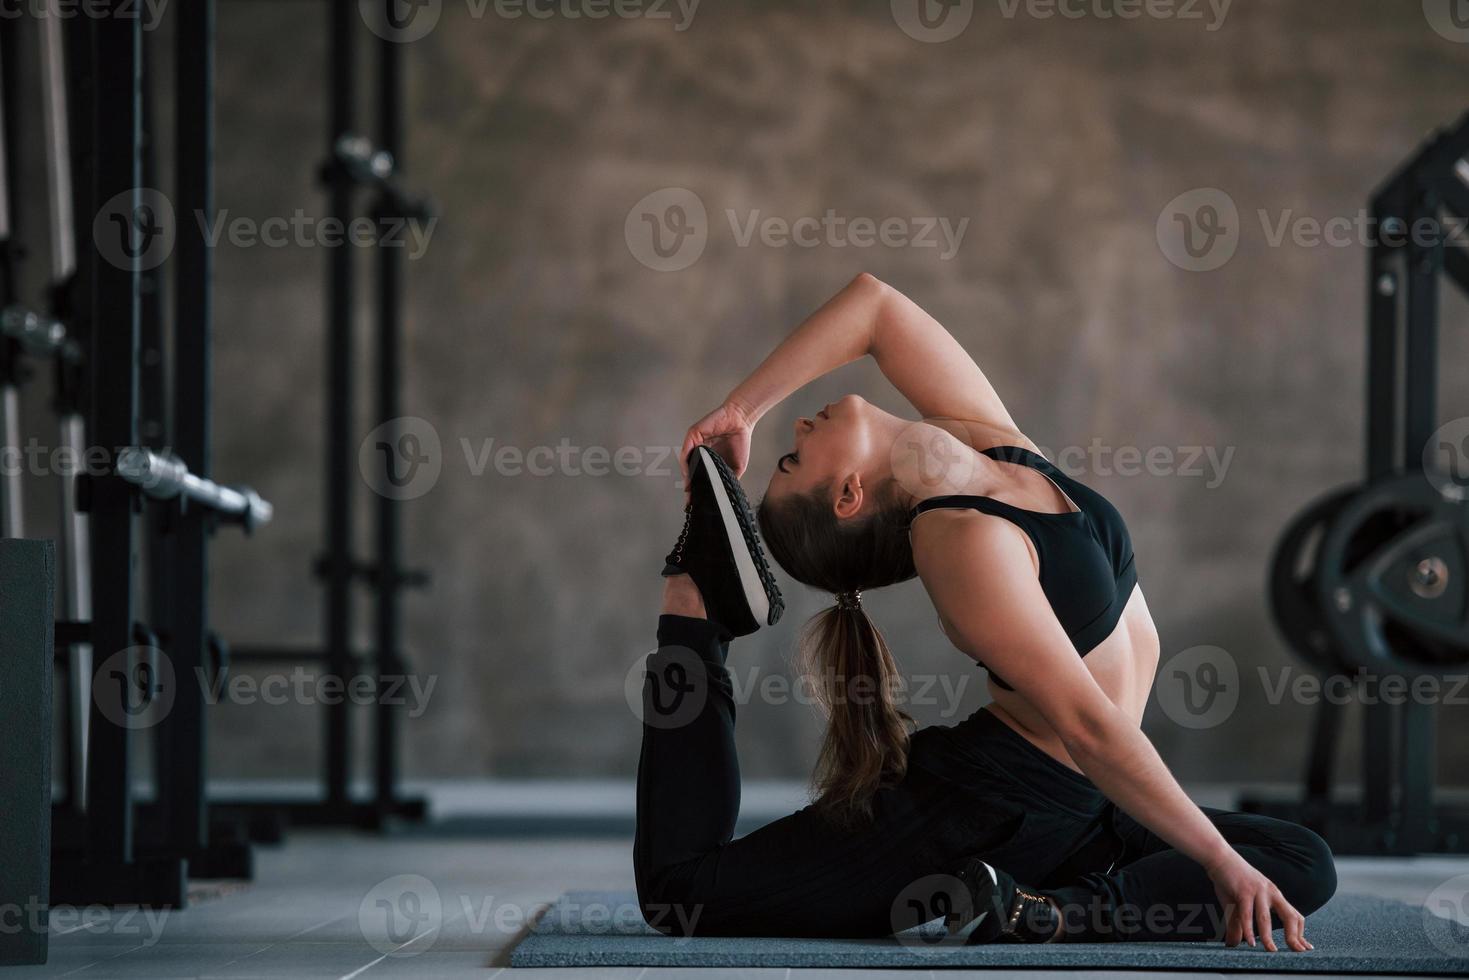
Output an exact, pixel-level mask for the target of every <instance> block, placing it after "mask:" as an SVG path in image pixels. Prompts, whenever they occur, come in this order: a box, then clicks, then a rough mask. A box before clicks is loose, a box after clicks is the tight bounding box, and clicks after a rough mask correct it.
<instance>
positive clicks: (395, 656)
mask: <svg viewBox="0 0 1469 980" xmlns="http://www.w3.org/2000/svg"><path fill="white" fill-rule="evenodd" d="M394 2H395V0H384V6H385V7H387V8H388V15H389V16H391V12H392V11H391V8H392V5H393V4H394ZM401 52H402V45H401V44H399V43H398V42H396V41H392V40H388V39H387V37H384V38H382V39H381V40H380V41H379V42H378V92H377V99H378V106H377V108H378V145H379V147H380V148H381V149H382V150H383V151H385V152H387V153H389V154H391V155H392V158H393V160H394V169H395V173H396V174H397V175H401V173H402V166H403V154H402V144H403V139H402V128H403V79H402V61H401V57H400V56H401ZM393 207H394V202H393V200H392V199H391V197H390V195H389V194H388V193H387V191H386V190H383V191H382V192H381V193H380V194H379V197H378V202H377V209H378V213H379V216H380V217H381V218H387V217H389V216H392V217H406V216H404V215H391V210H392V208H393ZM379 227H380V229H381V225H380V226H379ZM377 257H378V274H377V278H378V281H377V298H378V311H377V314H378V323H377V327H378V350H377V421H378V423H379V424H386V423H395V420H396V419H397V418H398V416H399V414H400V404H399V393H400V391H401V389H402V385H403V377H402V365H401V360H402V357H401V355H402V316H403V310H402V307H403V250H402V248H399V247H395V246H394V245H393V244H391V243H390V244H386V245H385V244H383V243H382V242H381V241H380V242H379V243H378V248H377ZM388 441H389V442H390V443H391V444H393V445H397V436H396V433H392V434H390V435H389V437H388ZM376 558H377V561H376V564H377V574H378V577H377V658H376V660H377V663H376V671H377V675H378V697H377V702H376V704H375V705H374V711H375V714H376V720H377V732H376V746H375V747H376V750H377V751H376V759H375V782H376V789H377V806H378V812H379V813H380V814H386V813H388V812H390V811H391V810H392V809H393V807H394V806H395V805H396V797H397V781H398V733H397V728H398V725H397V722H398V716H397V712H396V711H395V710H394V709H393V707H392V706H391V705H389V704H388V703H387V695H388V693H389V691H390V688H389V686H388V685H389V684H390V683H391V682H389V681H386V680H384V677H383V675H384V674H385V673H392V674H397V673H401V672H402V670H403V669H404V667H403V657H402V654H401V650H400V645H401V641H402V615H401V597H402V589H401V583H402V569H403V542H402V516H401V513H400V511H399V502H398V501H397V500H394V499H393V498H392V497H391V496H389V495H388V494H378V498H377V556H376Z"/></svg>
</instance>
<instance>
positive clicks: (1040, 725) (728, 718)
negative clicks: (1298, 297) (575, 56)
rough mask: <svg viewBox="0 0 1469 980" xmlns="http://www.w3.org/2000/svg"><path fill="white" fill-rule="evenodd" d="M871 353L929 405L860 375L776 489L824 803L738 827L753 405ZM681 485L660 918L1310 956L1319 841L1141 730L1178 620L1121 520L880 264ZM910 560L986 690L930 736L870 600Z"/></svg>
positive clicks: (769, 616) (814, 426)
mask: <svg viewBox="0 0 1469 980" xmlns="http://www.w3.org/2000/svg"><path fill="white" fill-rule="evenodd" d="M864 355H871V356H872V357H873V358H874V359H875V360H876V361H877V364H878V367H879V368H881V370H882V373H883V374H884V375H885V376H886V377H887V379H888V380H889V381H891V382H892V383H893V385H894V386H895V387H896V388H897V389H898V390H899V391H900V392H902V394H903V395H904V396H905V397H906V398H907V400H908V401H909V402H910V403H912V406H913V408H914V409H915V410H916V411H917V413H918V414H919V415H920V416H922V417H923V418H924V419H925V420H928V421H924V422H917V423H915V422H911V421H908V420H904V419H900V418H897V417H895V416H892V415H889V414H888V413H887V412H884V411H882V410H881V409H878V408H876V407H875V406H873V405H871V404H869V403H868V402H866V401H864V400H863V399H861V398H859V397H857V396H856V395H848V396H847V397H845V398H843V399H841V400H840V401H838V402H836V403H834V404H831V405H828V406H826V407H825V408H823V409H822V410H821V411H819V412H817V413H816V415H815V417H814V418H803V419H801V420H800V421H799V422H797V423H796V431H795V446H794V448H793V449H792V450H791V451H790V452H789V453H787V454H786V455H785V456H783V457H781V460H780V464H779V467H778V471H777V472H776V473H775V474H774V475H773V476H772V477H771V480H770V486H769V488H768V489H767V491H766V494H765V497H764V500H763V501H762V502H761V504H760V508H759V517H758V520H759V526H760V531H761V532H762V533H763V537H764V541H765V544H766V546H767V547H768V548H769V550H770V553H771V555H772V556H773V557H774V558H775V559H776V561H777V562H778V563H779V564H780V565H781V567H783V568H784V569H785V570H786V571H787V572H788V573H789V574H790V575H791V576H792V577H794V578H795V579H797V580H798V581H800V582H803V583H805V584H806V585H809V586H813V587H815V588H818V589H822V590H824V591H827V592H830V593H832V594H833V595H834V596H835V597H836V598H835V604H834V605H833V606H832V607H830V608H828V609H827V610H826V611H825V612H822V613H820V614H819V615H818V616H816V617H815V618H814V619H813V620H812V621H811V622H810V623H809V624H808V625H807V627H806V629H805V630H804V632H803V636H802V655H803V660H804V662H805V664H806V666H807V669H808V671H809V672H810V673H811V674H812V675H813V676H814V679H815V680H816V681H817V687H818V691H819V693H820V695H821V696H822V701H823V704H824V706H825V707H826V709H827V711H828V716H829V726H828V729H827V732H826V737H825V741H824V743H823V745H822V749H821V755H820V759H819V762H818V765H817V771H816V776H815V786H816V789H817V799H816V802H815V803H814V804H813V805H811V806H809V807H806V808H805V809H803V810H801V811H799V812H797V813H795V814H792V815H791V816H788V817H785V818H783V819H781V820H777V821H776V822H774V823H772V824H770V825H768V826H766V827H763V828H761V829H760V830H757V831H755V832H754V833H752V834H749V835H747V836H745V837H742V838H740V839H739V840H733V839H732V838H733V833H734V825H735V817H736V815H737V813H738V810H739V790H740V786H739V767H738V761H737V760H736V757H735V742H734V716H735V708H734V700H733V696H732V688H731V684H730V679H729V675H728V673H727V672H726V670H725V666H724V664H725V659H726V657H727V656H728V654H729V641H730V640H731V639H732V638H733V637H737V636H744V635H746V634H749V633H752V632H754V631H755V630H756V629H758V628H759V627H760V626H761V625H764V624H767V623H774V622H775V621H776V619H777V618H778V617H779V615H780V612H781V608H782V606H781V598H780V592H779V590H778V589H777V588H776V585H775V580H774V577H773V576H772V575H771V573H770V570H769V567H768V566H767V565H766V563H765V557H764V553H763V550H762V548H761V545H760V542H759V537H758V536H757V534H756V531H755V527H754V523H755V521H754V519H753V518H752V516H751V514H750V511H749V508H748V506H747V504H746V502H745V498H744V494H743V493H742V491H741V490H740V487H739V484H738V482H736V477H737V476H738V474H740V473H742V472H743V470H744V468H745V464H746V462H747V461H748V458H749V446H750V435H751V431H752V430H753V428H754V426H755V423H756V422H757V421H758V420H759V419H760V418H761V416H763V415H764V414H765V413H766V412H768V411H769V410H770V409H771V408H772V407H773V406H774V405H776V404H777V403H778V402H780V401H781V400H782V399H784V398H785V397H787V396H788V395H790V394H791V393H792V392H794V391H796V390H797V389H799V388H801V387H802V386H803V385H805V384H807V383H808V382H810V381H812V380H814V379H815V378H818V377H820V376H822V375H824V374H826V373H827V372H829V371H832V370H834V369H835V368H837V367H840V366H841V365H844V364H847V363H849V362H851V361H854V360H856V359H858V358H860V357H863V356H864ZM683 452H684V456H685V459H686V461H687V465H688V473H687V476H688V486H689V498H688V504H687V514H686V520H685V524H684V528H683V532H682V533H681V534H680V535H679V538H678V542H677V544H676V545H675V546H674V549H673V551H672V553H671V554H670V555H669V556H668V561H667V565H666V567H665V568H664V571H663V574H664V576H665V578H666V582H665V586H664V599H663V609H662V613H663V614H662V616H661V617H660V619H659V621H658V645H659V649H658V651H657V652H656V653H655V654H653V655H651V656H650V657H649V660H648V675H647V680H646V683H645V686H644V730H643V747H642V756H641V760H640V763H639V769H638V827H637V841H636V845H635V850H634V864H635V871H636V875H637V885H638V893H639V899H640V902H641V904H642V907H643V913H644V916H645V917H646V918H647V919H648V921H649V923H650V924H652V925H653V926H654V927H655V928H656V929H658V930H659V931H661V932H665V933H669V934H676V935H688V934H695V935H747V936H831V937H878V936H885V935H889V934H891V933H893V932H896V931H899V930H901V929H903V928H906V927H907V926H910V925H915V924H917V923H919V922H922V921H925V920H927V919H929V918H935V917H938V916H939V915H943V916H944V917H945V919H946V924H947V927H948V934H949V935H950V936H951V937H953V939H954V941H956V942H957V941H964V942H991V941H996V940H1000V941H1012V942H1013V941H1021V942H1050V941H1112V940H1221V939H1222V940H1223V941H1224V942H1225V943H1226V944H1228V945H1231V946H1233V945H1236V944H1238V943H1240V942H1241V941H1244V942H1248V943H1249V944H1250V945H1252V946H1253V945H1254V944H1255V942H1256V940H1257V938H1258V940H1259V941H1260V943H1261V944H1262V945H1263V946H1264V948H1266V949H1268V950H1271V951H1274V950H1275V949H1276V948H1277V946H1276V940H1275V937H1274V935H1273V931H1274V930H1276V929H1280V930H1283V936H1284V945H1285V946H1286V947H1288V948H1289V949H1292V950H1295V951H1301V950H1308V949H1311V948H1312V947H1311V944H1310V943H1309V942H1307V941H1306V938H1305V935H1304V929H1305V919H1304V914H1307V913H1310V912H1313V911H1315V910H1316V909H1318V908H1320V907H1321V906H1322V905H1323V904H1325V902H1326V901H1327V899H1329V898H1330V897H1331V895H1332V893H1333V892H1334V891H1335V889H1336V871H1335V868H1334V866H1333V864H1332V857H1331V852H1330V850H1329V849H1328V848H1327V846H1326V844H1325V842H1323V841H1322V840H1321V838H1320V837H1318V836H1316V835H1315V834H1313V833H1312V832H1311V831H1309V830H1306V829H1304V828H1302V827H1298V826H1296V825H1294V824H1290V823H1286V822H1283V821H1280V820H1274V819H1270V818H1267V817H1261V816H1253V815H1246V814H1238V813H1226V812H1222V811H1216V810H1201V809H1200V808H1199V807H1197V806H1195V805H1194V804H1193V803H1192V802H1191V801H1190V800H1189V798H1188V797H1187V796H1185V795H1184V793H1183V790H1182V789H1180V788H1179V786H1178V784H1177V783H1176V782H1175V781H1174V779H1173V776H1172V775H1171V774H1170V773H1169V771H1168V769H1167V767H1165V766H1164V764H1163V761H1162V760H1161V759H1160V758H1159V757H1158V754H1157V752H1156V751H1155V750H1154V749H1153V746H1152V744H1151V743H1149V741H1148V739H1147V737H1146V736H1145V735H1143V733H1142V731H1141V728H1140V722H1141V719H1142V715H1143V708H1144V706H1145V705H1146V703H1147V700H1148V692H1149V690H1150V689H1151V687H1152V683H1153V674H1154V671H1155V670H1156V668H1157V663H1158V649H1159V647H1158V635H1157V632H1156V631H1155V629H1154V627H1153V621H1152V617H1151V616H1150V614H1149V612H1148V607H1147V603H1146V602H1145V601H1144V600H1143V593H1142V590H1141V588H1140V587H1139V585H1138V575H1137V570H1136V567H1135V565H1134V563H1133V552H1132V543H1131V540H1130V538H1129V535H1128V531H1127V527H1126V525H1125V524H1124V523H1123V520H1122V517H1121V515H1119V514H1118V512H1117V511H1116V510H1115V509H1114V508H1113V507H1112V505H1111V504H1109V503H1108V502H1107V501H1106V500H1105V499H1104V498H1103V497H1102V496H1101V495H1099V494H1097V493H1095V492H1094V491H1092V490H1090V489H1088V488H1087V487H1085V486H1083V485H1082V484H1081V483H1079V482H1077V481H1076V480H1073V479H1071V478H1070V477H1068V476H1067V475H1066V474H1064V473H1063V472H1061V470H1059V469H1058V468H1057V467H1055V466H1054V465H1052V464H1051V463H1050V462H1048V461H1047V460H1046V459H1045V458H1044V457H1042V456H1041V455H1040V454H1039V453H1038V452H1037V451H1036V447H1035V445H1034V443H1032V442H1031V441H1030V440H1029V439H1028V438H1026V437H1025V435H1024V434H1023V433H1021V432H1020V430H1019V429H1018V428H1017V427H1016V425H1015V422H1014V420H1012V419H1011V417H1010V413H1009V412H1008V411H1006V409H1005V406H1004V405H1003V404H1002V403H1001V401H1000V398H999V396H998V395H997V394H996V393H995V390H994V388H993V387H991V385H990V383H989V381H988V380H986V378H985V376H984V374H983V373H981V371H980V370H979V368H978V366H977V365H975V363H974V361H973V360H972V359H971V358H970V357H969V356H968V355H967V354H966V353H965V351H964V349H963V348H962V347H960V346H959V344H958V343H957V342H956V341H955V340H954V338H953V337H951V336H950V335H949V334H948V333H947V332H946V331H945V330H944V328H943V327H942V326H941V325H940V324H939V323H938V322H937V321H935V320H934V319H933V318H932V317H930V316H929V315H927V314H926V313H924V312H923V310H921V309H919V308H918V306H917V305H915V304H914V303H913V302H912V301H911V300H909V299H907V298H906V297H904V296H903V295H901V294H900V293H898V292H897V291H896V290H894V289H892V288H891V287H889V286H886V285H884V284H883V283H881V282H879V281H878V280H877V279H875V278H873V277H871V276H868V275H862V276H858V277H857V279H855V280H854V281H853V282H852V283H851V284H850V285H848V286H847V287H846V288H844V289H843V290H842V291H841V292H840V293H838V294H837V295H836V296H835V297H833V298H832V299H831V300H830V301H829V302H827V303H826V304H825V305H824V306H823V307H821V309H819V310H817V311H816V312H815V313H814V314H812V315H811V316H810V317H809V318H807V320H806V321H805V322H804V323H802V324H801V325H800V327H798V328H797V329H796V331H795V332H794V333H793V334H791V336H790V337H788V338H787V339H786V340H785V341H784V342H782V343H781V344H780V346H778V347H777V348H776V349H775V351H774V352H773V353H772V354H771V355H770V356H769V357H767V358H766V359H765V361H764V362H763V363H762V364H761V365H760V366H759V367H758V368H757V369H756V370H755V372H754V373H753V374H752V375H750V377H749V378H747V379H746V380H745V381H744V382H742V383H741V384H740V385H738V386H737V387H736V388H735V389H734V391H733V392H732V393H731V394H730V396H729V397H728V398H727V399H726V400H725V402H724V404H723V405H721V406H720V407H719V408H717V409H715V410H714V411H713V412H711V413H710V414H709V415H707V416H706V417H705V418H703V419H701V420H700V421H699V422H697V423H696V424H695V425H694V426H693V427H691V428H690V429H689V432H688V435H687V438H686V440H685V444H684V447H683ZM915 575H916V576H918V578H919V579H921V580H922V582H923V585H924V587H925V588H926V589H927V590H928V594H929V597H930V598H931V599H932V601H933V604H934V607H935V608H936V609H937V611H938V619H939V625H940V626H941V627H942V629H943V632H944V634H945V635H946V636H947V637H948V638H949V640H950V641H951V642H952V643H953V645H954V646H955V647H957V648H958V649H959V650H960V651H962V652H963V653H965V654H967V655H968V656H970V657H971V658H973V659H974V660H976V661H978V662H979V663H980V664H981V665H983V666H984V667H985V668H986V669H987V670H988V671H989V677H990V690H991V693H992V695H993V702H992V703H991V704H989V705H987V706H986V707H985V708H982V709H981V710H979V711H977V712H975V713H974V714H973V715H972V716H970V717H969V718H968V719H967V720H965V721H963V722H961V723H960V724H957V725H953V726H937V727H931V728H925V729H922V730H920V731H918V732H916V733H914V732H912V731H911V724H910V720H909V719H908V717H907V716H906V715H905V714H904V713H903V712H902V711H901V710H900V708H899V702H900V700H901V692H900V691H899V690H898V671H897V666H896V664H895V663H894V660H893V655H892V653H891V652H890V651H889V649H888V647H887V644H886V643H885V642H884V640H883V637H882V635H881V634H880V633H879V632H878V630H877V628H876V627H875V626H874V625H873V623H872V621H871V620H870V619H868V617H867V614H866V612H865V611H864V610H863V608H862V595H863V593H864V592H869V591H871V590H872V589H876V588H879V587H881V586H885V585H892V584H894V583H897V582H902V581H904V580H906V579H909V578H912V577H914V576H915Z"/></svg>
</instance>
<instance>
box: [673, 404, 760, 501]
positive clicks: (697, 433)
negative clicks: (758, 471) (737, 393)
mask: <svg viewBox="0 0 1469 980" xmlns="http://www.w3.org/2000/svg"><path fill="white" fill-rule="evenodd" d="M754 428H755V424H754V423H753V422H751V421H750V418H749V415H748V414H746V413H745V411H744V410H743V409H741V408H740V407H739V406H738V405H735V404H734V403H732V402H725V403H724V404H723V405H720V406H719V407H718V408H716V409H715V410H714V411H712V412H710V413H709V414H708V415H706V416H704V417H703V418H701V419H700V420H699V421H697V422H695V423H694V424H693V425H691V426H689V431H688V433H687V434H686V435H685V436H684V437H683V448H682V449H680V450H679V451H678V460H679V466H680V467H681V468H682V469H683V477H684V485H685V486H687V485H688V482H689V453H691V452H693V450H694V447H695V446H708V447H709V448H710V449H712V450H714V451H715V452H716V453H718V454H719V455H720V456H723V457H724V461H725V462H726V463H728V464H729V465H730V469H732V470H734V472H735V476H742V475H743V474H744V472H745V467H746V466H748V465H749V463H750V433H751V431H752V430H753V429H754Z"/></svg>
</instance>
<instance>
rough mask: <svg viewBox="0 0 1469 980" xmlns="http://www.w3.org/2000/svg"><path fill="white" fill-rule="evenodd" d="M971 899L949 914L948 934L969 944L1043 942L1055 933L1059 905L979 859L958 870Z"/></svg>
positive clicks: (1058, 920)
mask: <svg viewBox="0 0 1469 980" xmlns="http://www.w3.org/2000/svg"><path fill="white" fill-rule="evenodd" d="M959 880H960V881H962V882H963V883H964V891H965V893H966V896H967V898H968V901H967V902H965V901H964V900H963V899H962V898H961V900H960V901H959V903H958V907H957V908H955V909H954V910H953V911H951V912H950V913H949V914H948V917H947V919H946V920H945V925H946V926H947V928H948V932H949V935H950V936H952V937H954V938H957V939H962V940H963V941H964V944H965V945H966V946H978V945H982V944H985V943H993V942H1012V943H1043V942H1048V941H1049V940H1050V939H1051V938H1052V937H1053V936H1055V935H1056V930H1057V927H1058V926H1060V924H1061V923H1060V918H1059V916H1058V914H1057V912H1056V907H1055V906H1054V905H1052V904H1051V903H1050V901H1048V900H1047V899H1046V898H1045V896H1043V895H1040V894H1038V893H1037V892H1036V891H1035V890H1033V889H1029V888H1024V887H1022V886H1020V885H1017V884H1016V883H1015V879H1014V878H1012V877H1010V876H1009V875H1008V874H1006V873H1005V872H1003V871H1001V870H1000V869H998V868H996V867H994V866H993V865H990V864H986V863H985V862H983V861H981V860H979V859H978V858H973V859H971V860H970V861H969V862H968V863H967V864H965V865H964V869H963V870H962V871H960V872H959Z"/></svg>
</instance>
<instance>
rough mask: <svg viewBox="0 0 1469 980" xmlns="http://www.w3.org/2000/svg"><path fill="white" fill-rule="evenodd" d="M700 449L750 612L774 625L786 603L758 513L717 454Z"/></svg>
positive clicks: (710, 487) (767, 624) (704, 468)
mask: <svg viewBox="0 0 1469 980" xmlns="http://www.w3.org/2000/svg"><path fill="white" fill-rule="evenodd" d="M698 452H699V455H700V457H701V458H702V459H703V461H704V465H703V467H702V469H703V470H704V474H705V476H706V478H707V479H708V480H709V489H710V490H712V491H713V492H714V500H715V503H716V504H717V505H718V506H719V516H720V518H721V519H722V520H723V521H724V533H725V537H727V538H728V539H729V543H730V551H731V552H733V553H734V561H735V568H736V569H737V570H738V571H739V573H740V586H741V587H742V588H743V589H744V593H745V603H746V605H748V606H749V607H750V615H751V616H753V617H754V618H755V621H756V622H757V623H764V624H765V625H766V626H774V625H775V624H776V622H777V621H778V620H779V619H780V616H781V613H783V612H784V611H785V602H784V601H783V600H782V598H781V594H780V589H779V588H778V587H777V586H776V584H775V575H774V573H772V572H771V571H770V565H769V563H767V562H766V561H765V552H764V549H762V548H761V547H760V534H759V532H758V531H757V530H756V528H755V516H754V515H753V514H752V513H750V504H749V502H748V501H747V500H746V499H745V491H744V490H743V489H742V488H741V487H740V484H739V481H738V480H736V479H735V476H734V474H733V473H732V472H730V470H729V467H728V466H727V465H725V462H724V460H722V459H720V458H719V457H718V455H717V454H715V453H714V452H712V451H711V450H709V449H706V448H705V447H703V446H700V447H698Z"/></svg>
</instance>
